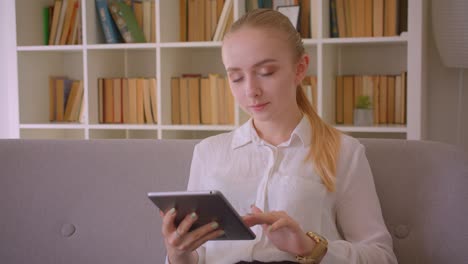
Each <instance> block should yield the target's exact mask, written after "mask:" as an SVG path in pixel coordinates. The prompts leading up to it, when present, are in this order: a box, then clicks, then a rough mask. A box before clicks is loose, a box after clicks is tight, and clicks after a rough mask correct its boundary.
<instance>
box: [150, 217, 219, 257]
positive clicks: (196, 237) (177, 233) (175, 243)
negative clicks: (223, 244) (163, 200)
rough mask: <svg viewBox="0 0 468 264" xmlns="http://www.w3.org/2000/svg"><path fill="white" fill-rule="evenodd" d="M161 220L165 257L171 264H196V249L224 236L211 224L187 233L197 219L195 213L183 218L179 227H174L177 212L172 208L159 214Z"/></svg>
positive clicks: (215, 224)
mask: <svg viewBox="0 0 468 264" xmlns="http://www.w3.org/2000/svg"><path fill="white" fill-rule="evenodd" d="M159 213H160V215H161V217H162V218H163V223H162V234H163V236H164V243H165V244H166V250H167V257H168V259H169V262H170V263H171V264H177V263H197V262H198V255H197V254H196V251H195V250H196V249H197V248H198V247H200V246H201V245H203V244H204V243H205V242H206V241H208V240H210V239H214V238H216V237H219V236H221V235H223V234H224V231H223V230H220V229H218V227H219V225H218V223H216V222H212V223H209V224H206V225H204V226H201V227H199V228H197V229H195V230H192V231H190V232H189V230H190V227H191V226H192V224H193V223H194V222H195V221H196V220H197V219H198V216H197V214H196V213H191V214H188V215H186V216H185V218H184V219H183V220H182V221H181V222H180V224H179V226H175V223H174V220H175V218H176V215H177V211H176V210H175V209H174V208H172V209H171V210H169V211H168V212H166V213H165V214H164V213H163V212H161V211H160V212H159Z"/></svg>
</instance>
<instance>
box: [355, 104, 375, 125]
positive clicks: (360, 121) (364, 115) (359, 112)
mask: <svg viewBox="0 0 468 264" xmlns="http://www.w3.org/2000/svg"><path fill="white" fill-rule="evenodd" d="M373 124H374V114H373V111H372V109H359V108H356V109H354V125H355V126H372V125H373Z"/></svg>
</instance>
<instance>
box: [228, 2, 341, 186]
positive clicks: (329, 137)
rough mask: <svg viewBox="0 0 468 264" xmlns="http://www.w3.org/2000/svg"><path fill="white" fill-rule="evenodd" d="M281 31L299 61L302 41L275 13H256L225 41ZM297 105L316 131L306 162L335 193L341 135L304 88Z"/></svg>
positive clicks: (298, 93)
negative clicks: (246, 31)
mask: <svg viewBox="0 0 468 264" xmlns="http://www.w3.org/2000/svg"><path fill="white" fill-rule="evenodd" d="M246 26H250V27H255V28H265V29H272V30H278V31H279V32H283V33H284V34H285V36H287V39H286V41H287V42H288V43H289V44H290V46H291V50H292V51H293V52H294V54H293V56H294V59H295V60H296V61H298V60H299V59H300V58H301V56H302V55H303V54H305V49H304V45H303V43H302V38H301V36H300V34H299V33H298V32H297V30H296V29H295V28H294V27H293V25H292V24H291V22H290V21H289V19H288V18H287V17H286V16H284V15H283V14H281V13H280V12H277V11H274V10H271V9H255V10H252V11H250V12H248V13H246V14H245V15H244V16H242V17H241V18H240V19H238V20H237V21H236V22H234V23H233V24H232V26H231V27H230V29H229V30H228V32H227V33H226V35H225V37H226V36H228V35H229V34H230V33H233V32H235V31H237V30H239V29H241V28H243V27H246ZM296 102H297V104H298V106H299V109H300V110H301V111H302V113H304V114H305V115H306V116H307V118H308V120H309V122H310V124H311V126H312V127H313V129H312V143H311V148H310V151H309V153H308V155H307V158H306V160H311V161H314V162H315V164H314V169H315V171H316V173H317V174H318V175H319V176H320V178H321V179H322V182H323V184H324V185H325V186H326V188H327V190H328V191H329V192H333V191H335V183H336V170H337V162H338V154H339V151H340V144H341V142H340V141H341V132H339V131H338V130H337V129H336V128H334V127H333V126H330V125H329V124H327V123H326V122H324V121H323V120H322V119H321V118H320V117H319V116H318V114H317V112H316V111H315V109H314V108H313V107H312V104H311V103H310V102H309V100H308V99H307V96H306V95H305V93H304V91H303V89H302V86H301V85H298V87H297V88H296Z"/></svg>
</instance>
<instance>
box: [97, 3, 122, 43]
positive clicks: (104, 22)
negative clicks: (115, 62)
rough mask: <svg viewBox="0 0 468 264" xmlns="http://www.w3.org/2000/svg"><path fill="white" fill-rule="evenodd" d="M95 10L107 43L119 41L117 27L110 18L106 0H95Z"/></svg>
mask: <svg viewBox="0 0 468 264" xmlns="http://www.w3.org/2000/svg"><path fill="white" fill-rule="evenodd" d="M96 11H97V12H98V16H99V20H100V21H101V26H102V31H103V32H104V37H105V39H106V42H107V43H119V42H121V41H120V37H119V32H118V29H117V27H116V25H115V23H114V21H113V20H112V17H111V14H110V12H109V8H108V6H107V1H106V0H96Z"/></svg>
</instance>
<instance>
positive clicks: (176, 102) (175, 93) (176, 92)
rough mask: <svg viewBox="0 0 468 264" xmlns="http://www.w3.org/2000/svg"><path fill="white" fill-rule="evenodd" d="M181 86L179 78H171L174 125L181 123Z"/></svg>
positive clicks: (172, 118)
mask: <svg viewBox="0 0 468 264" xmlns="http://www.w3.org/2000/svg"><path fill="white" fill-rule="evenodd" d="M180 109H181V107H180V88H179V78H176V77H173V78H171V121H172V124H173V125H178V124H180Z"/></svg>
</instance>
